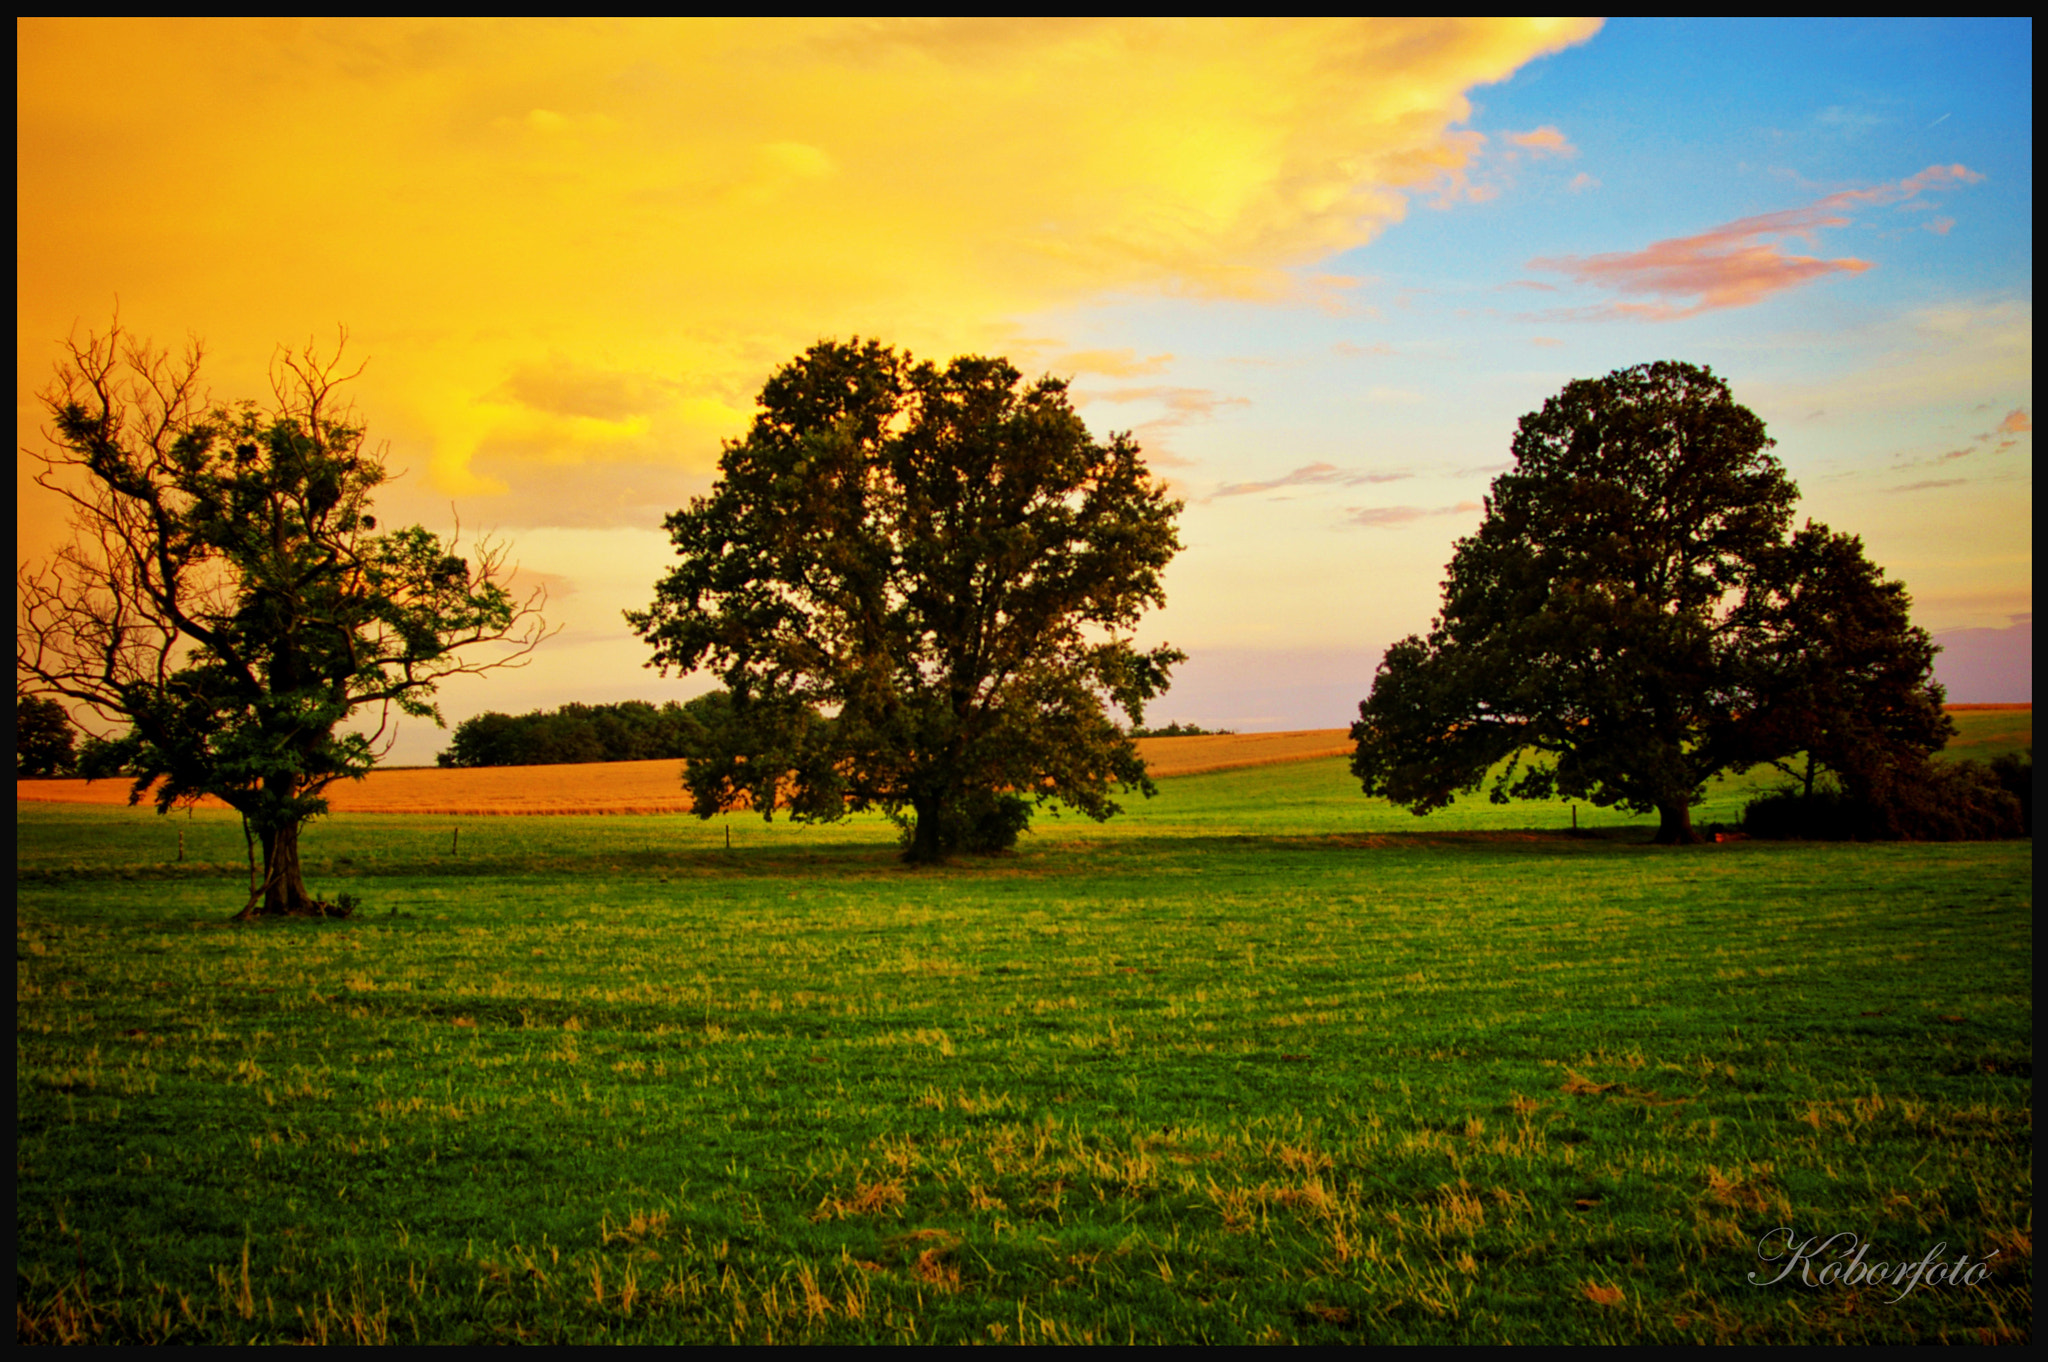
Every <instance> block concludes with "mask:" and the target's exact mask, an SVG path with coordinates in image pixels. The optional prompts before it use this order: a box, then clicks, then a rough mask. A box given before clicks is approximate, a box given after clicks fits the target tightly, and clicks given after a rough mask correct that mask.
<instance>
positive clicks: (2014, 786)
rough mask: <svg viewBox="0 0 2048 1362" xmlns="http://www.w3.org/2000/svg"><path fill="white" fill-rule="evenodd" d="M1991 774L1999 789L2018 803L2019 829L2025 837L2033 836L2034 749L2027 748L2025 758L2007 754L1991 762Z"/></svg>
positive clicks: (2013, 753)
mask: <svg viewBox="0 0 2048 1362" xmlns="http://www.w3.org/2000/svg"><path fill="white" fill-rule="evenodd" d="M1991 774H1992V775H1993V776H1994V777H1996V778H1997V780H1998V785H1999V788H2000V789H2002V790H2004V791H2005V792H2006V793H2007V794H2009V795H2011V796H2012V797H2013V798H2014V799H2017V800H2018V801H2019V802H2020V827H2021V829H2022V830H2023V831H2024V832H2025V833H2026V835H2027V836H2029V837H2032V836H2033V835H2034V749H2033V748H2031V747H2029V748H2028V749H2027V754H2026V755H2025V756H2020V755H2019V754H2018V753H2015V752H2008V753H2007V754H2006V755H2004V756H2002V757H1994V758H1992V760H1991Z"/></svg>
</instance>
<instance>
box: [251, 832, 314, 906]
mask: <svg viewBox="0 0 2048 1362" xmlns="http://www.w3.org/2000/svg"><path fill="white" fill-rule="evenodd" d="M299 827H300V824H299V823H298V822H292V823H289V824H287V825H285V826H284V827H281V828H264V829H262V831H261V832H260V833H259V836H260V838H261V840H262V842H263V882H262V883H261V884H260V885H258V886H256V888H255V890H254V892H252V893H251V894H250V895H249V903H248V906H246V907H245V908H243V909H242V911H241V912H240V913H238V914H236V920H237V921H243V920H246V919H248V918H254V917H320V916H323V915H325V914H326V913H327V911H328V907H327V905H326V904H324V903H322V902H320V901H319V900H318V899H316V898H314V897H313V895H312V894H311V893H310V892H308V890H307V889H306V879H305V875H304V873H303V872H302V871H301V870H300V868H299Z"/></svg>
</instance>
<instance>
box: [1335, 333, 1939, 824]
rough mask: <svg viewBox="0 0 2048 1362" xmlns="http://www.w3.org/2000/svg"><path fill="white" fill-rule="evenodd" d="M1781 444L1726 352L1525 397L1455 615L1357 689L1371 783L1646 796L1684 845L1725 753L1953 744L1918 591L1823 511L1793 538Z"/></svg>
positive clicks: (1405, 791) (1416, 796) (1859, 753)
mask: <svg viewBox="0 0 2048 1362" xmlns="http://www.w3.org/2000/svg"><path fill="white" fill-rule="evenodd" d="M1772 444H1773V442H1772V441H1771V440H1770V439H1768V438H1767V437H1766V436H1765V433H1764V425H1763V422H1762V421H1760V420H1759V419H1757V417H1756V416H1755V414H1754V413H1752V412H1751V411H1749V410H1748V408H1746V407H1743V406H1740V405H1738V404H1737V403H1736V402H1735V401H1734V399H1733V398H1732V396H1731V395H1730V393H1729V391H1728V386H1727V384H1726V383H1724V382H1723V381H1722V380H1721V379H1719V378H1716V377H1715V376H1714V374H1713V373H1712V371H1711V370H1708V369H1704V368H1699V367H1695V366H1693V365H1688V364H1679V363H1671V362H1665V363H1658V364H1647V365H1639V366H1637V367H1635V368H1631V369H1623V370H1618V371H1616V372H1614V373H1611V374H1609V375H1608V376H1607V377H1605V378H1601V379H1586V380H1579V381H1575V382H1573V383H1570V384H1568V385H1566V387H1565V388H1564V390H1563V391H1562V392H1561V393H1559V394H1558V395H1557V396H1556V397H1553V398H1551V399H1550V400H1548V401H1546V402H1545V403H1544V404H1543V409H1542V410H1541V411H1538V412H1531V413H1530V414H1528V415H1527V416H1524V417H1523V418H1522V420H1521V422H1520V424H1519V426H1518V427H1517V430H1516V433H1515V438H1514V443H1513V453H1514V459H1515V462H1514V467H1513V468H1512V470H1511V471H1509V472H1507V473H1505V474H1503V475H1502V476H1501V477H1500V478H1498V479H1496V480H1495V482H1494V484H1493V488H1492V491H1491V494H1490V495H1489V496H1488V497H1487V499H1486V515H1485V519H1484V520H1483V521H1482V522H1481V524H1480V527H1479V530H1478V532H1477V533H1476V534H1474V535H1472V536H1470V537H1468V538H1466V539H1462V540H1460V541H1459V542H1458V545H1457V549H1456V552H1455V554H1454V555H1453V557H1452V559H1451V563H1450V567H1449V575H1448V578H1447V579H1446V581H1445V583H1444V603H1443V612H1442V614H1441V615H1440V616H1439V617H1438V618H1437V620H1436V621H1435V623H1434V624H1433V625H1432V628H1431V630H1430V633H1429V636H1428V637H1427V638H1426V639H1425V638H1419V637H1415V636H1412V635H1411V636H1410V637H1408V638H1406V639H1403V640H1402V641H1401V642H1399V643H1397V644H1395V645H1394V646H1393V647H1392V648H1391V649H1389V650H1388V652H1387V655H1386V657H1385V659H1384V660H1383V661H1382V662H1381V664H1380V668H1379V672H1378V674H1377V676H1376V677H1375V678H1374V683H1373V690H1372V694H1371V696H1370V697H1369V698H1368V699H1367V700H1366V701H1365V702H1364V703H1363V704H1361V705H1360V706H1359V721H1358V723H1357V724H1355V725H1354V726H1353V728H1352V737H1353V738H1354V739H1355V740H1356V742H1357V751H1356V755H1355V756H1354V757H1353V760H1352V770H1353V772H1354V773H1355V774H1356V775H1357V776H1358V777H1359V778H1360V779H1361V781H1362V782H1363V784H1364V788H1365V790H1366V792H1367V793H1368V794H1382V795H1385V796H1386V797H1387V798H1389V799H1391V800H1393V801H1394V802H1396V803H1399V804H1405V805H1407V806H1408V807H1409V808H1411V809H1413V810H1414V811H1415V812H1416V813H1428V812H1429V811H1431V810H1433V809H1437V808H1441V807H1443V806H1444V805H1445V804H1447V803H1449V802H1450V801H1451V799H1452V798H1453V797H1454V795H1455V794H1456V792H1457V791H1459V790H1461V789H1463V790H1475V789H1477V788H1478V787H1479V786H1480V784H1481V783H1482V782H1483V780H1484V778H1485V776H1486V773H1487V772H1488V771H1489V770H1491V769H1495V768H1496V767H1499V772H1498V775H1497V776H1496V778H1495V780H1494V782H1493V786H1492V790H1491V797H1492V798H1493V799H1494V800H1495V801H1496V802H1505V801H1506V800H1507V799H1509V798H1511V797H1521V798H1545V797H1549V796H1552V795H1563V796H1567V797H1571V798H1582V799H1587V800H1589V801H1590V802H1592V803H1594V804H1596V805H1601V806H1612V805H1619V806H1620V807H1622V808H1625V809H1628V810H1630V811H1632V812H1636V813H1648V812H1650V811H1652V810H1654V811H1655V812H1656V813H1657V815H1658V829H1657V835H1656V837H1657V841H1659V842H1660V843H1667V844H1668V843H1685V842H1691V841H1694V840H1696V837H1695V834H1694V832H1693V829H1692V816H1691V809H1692V806H1693V805H1694V804H1695V803H1697V802H1698V801H1699V799H1700V798H1701V795H1702V790H1703V787H1704V786H1705V784H1706V782H1707V781H1708V780H1709V779H1710V778H1712V777H1713V776H1714V775H1716V774H1717V773H1719V772H1722V771H1724V770H1741V769H1744V768H1746V767H1748V766H1752V765H1755V764H1757V763H1760V762H1779V763H1783V762H1785V761H1786V760H1787V759H1788V758H1790V757H1792V756H1793V755H1794V754H1796V753H1798V752H1801V751H1805V752H1808V753H1810V754H1812V756H1813V757H1814V759H1815V760H1816V761H1818V762H1820V763H1822V764H1824V765H1826V766H1829V767H1832V768H1833V769H1834V770H1835V771H1837V772H1838V773H1840V774H1841V775H1842V776H1843V777H1844V778H1845V779H1857V778H1860V774H1861V773H1875V772H1877V771H1879V770H1880V769H1881V768H1885V767H1887V766H1890V767H1896V766H1897V765H1898V764H1899V763H1902V762H1904V763H1908V764H1911V763H1915V762H1920V761H1923V760H1924V758H1925V755H1926V754H1927V753H1928V752H1931V751H1934V750H1936V749H1938V748H1939V747H1940V746H1941V745H1942V743H1943V742H1944V741H1945V740H1946V738H1947V736H1948V734H1949V733H1950V732H1951V731H1952V725H1951V724H1950V723H1949V721H1948V719H1947V718H1946V716H1945V715H1944V714H1943V713H1942V709H1941V701H1942V691H1941V687H1940V686H1939V685H1937V684H1935V682H1934V681H1933V680H1932V679H1931V669H1932V662H1933V656H1934V651H1935V649H1934V647H1933V644H1932V643H1931V641H1930V640H1929V639H1928V637H1927V635H1926V633H1925V632H1924V631H1923V630H1919V629H1916V628H1913V627H1912V626H1911V625H1910V624H1909V623H1908V615H1907V605H1908V602H1907V598H1906V595H1905V590H1904V588H1903V587H1902V586H1900V585H1899V584H1898V583H1896V582H1892V583H1887V582H1885V581H1884V580H1883V573H1882V572H1881V571H1880V570H1878V569H1877V568H1876V567H1874V566H1872V565H1871V564H1870V563H1869V562H1868V561H1867V560H1866V559H1865V558H1864V556H1863V549H1862V545H1861V543H1860V542H1859V541H1857V540H1856V539H1854V538H1851V537H1849V536H1844V535H1838V534H1834V533H1833V532H1831V531H1829V530H1828V528H1827V527H1826V526H1823V525H1816V524H1809V525H1808V526H1807V528H1806V529H1804V530H1802V531H1800V532H1799V533H1798V534H1797V535H1794V536H1792V537H1791V538H1790V539H1789V540H1788V538H1787V533H1786V532H1787V530H1788V529H1789V528H1790V524H1791V520H1792V507H1793V502H1794V500H1795V498H1796V497H1797V495H1798V492H1797V489H1796V488H1795V487H1794V486H1793V484H1792V482H1791V480H1790V479H1789V478H1788V477H1787V476H1786V475H1785V471H1784V468H1783V467H1782V465H1780V463H1779V462H1778V460H1777V458H1776V457H1775V456H1773V455H1772V454H1771V453H1770V450H1771V447H1772ZM1503 763H1504V764H1503ZM1788 769H1789V768H1788Z"/></svg>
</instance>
